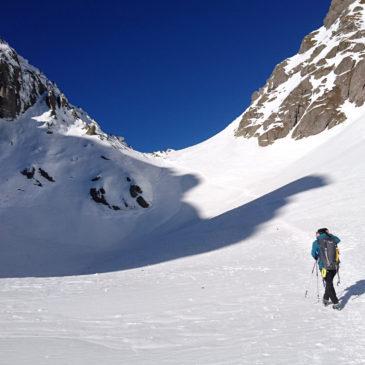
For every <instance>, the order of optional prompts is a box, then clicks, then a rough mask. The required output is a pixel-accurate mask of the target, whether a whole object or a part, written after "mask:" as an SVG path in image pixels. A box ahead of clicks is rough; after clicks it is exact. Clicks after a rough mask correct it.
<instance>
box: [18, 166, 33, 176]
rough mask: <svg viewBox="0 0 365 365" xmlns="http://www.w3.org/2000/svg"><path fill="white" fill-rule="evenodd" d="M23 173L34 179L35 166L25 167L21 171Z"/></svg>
mask: <svg viewBox="0 0 365 365" xmlns="http://www.w3.org/2000/svg"><path fill="white" fill-rule="evenodd" d="M20 173H21V174H22V175H24V176H26V177H27V179H33V177H34V173H35V168H34V167H32V168H30V169H24V170H22V171H21V172H20Z"/></svg>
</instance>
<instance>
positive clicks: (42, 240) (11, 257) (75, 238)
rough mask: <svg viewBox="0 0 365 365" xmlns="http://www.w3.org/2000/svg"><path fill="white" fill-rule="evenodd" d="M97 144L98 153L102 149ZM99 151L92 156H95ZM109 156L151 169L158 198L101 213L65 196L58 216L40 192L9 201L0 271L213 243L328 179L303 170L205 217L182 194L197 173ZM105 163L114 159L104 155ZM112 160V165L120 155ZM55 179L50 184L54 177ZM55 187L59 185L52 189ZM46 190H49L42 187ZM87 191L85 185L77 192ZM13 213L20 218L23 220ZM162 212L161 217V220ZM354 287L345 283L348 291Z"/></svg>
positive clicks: (95, 266) (157, 256) (146, 259)
mask: <svg viewBox="0 0 365 365" xmlns="http://www.w3.org/2000/svg"><path fill="white" fill-rule="evenodd" d="M67 138H68V139H70V138H71V137H67ZM77 143H79V144H80V143H84V142H83V141H82V139H79V140H78V139H75V142H74V143H73V145H75V144H77ZM19 148H23V147H22V146H20V147H19ZM100 148H101V147H100ZM100 148H99V149H97V151H96V152H97V154H100ZM109 150H110V149H109ZM97 154H96V155H95V158H98V156H97ZM118 154H119V155H118ZM114 156H115V161H116V159H119V160H120V159H124V160H125V163H126V164H127V165H128V166H131V164H133V166H134V168H135V169H136V171H145V169H149V171H150V172H151V171H152V172H151V174H152V175H151V176H155V178H154V179H155V180H154V181H152V183H153V186H154V189H155V190H156V191H155V193H156V196H157V197H158V200H157V202H156V204H154V205H153V206H152V208H150V209H148V210H146V211H143V212H140V213H141V214H139V213H138V214H137V215H133V214H132V215H128V212H116V213H113V214H115V215H112V214H111V213H110V211H108V213H107V216H105V217H104V216H103V214H102V213H101V212H100V214H95V215H90V214H89V212H88V211H85V210H84V211H80V212H78V211H76V212H75V211H74V212H72V210H75V206H72V204H71V203H69V204H70V205H69V207H70V208H69V211H70V215H69V216H68V215H65V216H62V219H60V213H59V212H58V205H57V199H55V201H53V200H52V198H51V199H48V198H47V199H46V198H44V205H43V206H42V208H39V206H37V207H35V206H32V207H18V208H16V207H15V208H14V207H11V208H8V209H6V211H4V210H3V211H2V212H1V213H2V215H1V220H2V225H0V233H1V241H0V250H1V256H0V277H2V278H10V277H31V276H33V277H52V276H68V275H85V274H93V273H101V272H110V271H117V270H126V269H131V268H137V267H141V266H146V265H151V264H156V263H160V262H165V261H168V260H173V259H177V258H181V257H186V256H191V255H196V254H200V253H204V252H209V251H213V250H217V249H219V248H223V247H225V246H228V245H232V244H235V243H238V242H241V241H243V240H245V239H247V238H249V237H250V236H251V235H252V234H253V233H254V232H255V231H257V230H258V229H259V228H260V226H261V225H263V224H265V223H267V222H269V221H270V220H271V219H273V218H274V217H275V216H276V215H277V214H278V212H279V210H280V209H281V208H283V207H284V206H286V205H287V204H289V203H290V198H291V197H293V196H294V195H296V194H300V193H303V192H305V191H308V190H312V189H317V188H321V187H323V186H325V185H326V184H327V181H326V179H325V178H324V177H321V176H307V177H303V178H301V179H298V180H296V181H293V182H291V183H289V184H287V185H285V186H282V187H280V188H279V189H276V190H274V191H272V192H270V193H268V194H265V195H263V196H261V197H259V198H257V199H255V200H253V201H250V202H248V203H246V204H244V205H242V206H240V207H238V208H235V209H232V210H230V211H227V212H225V213H223V214H221V215H219V216H216V217H214V218H211V219H204V218H202V217H200V216H199V212H198V211H197V209H196V208H195V207H193V206H192V205H190V204H188V203H185V202H183V197H184V195H185V193H186V192H187V191H188V190H191V189H192V188H194V187H195V186H197V185H198V184H199V179H198V178H197V177H196V176H195V175H191V174H187V175H183V176H179V175H176V173H175V172H174V171H172V170H170V169H168V168H161V167H156V166H153V165H150V164H147V163H146V162H143V161H137V160H135V159H134V158H133V157H130V156H124V155H123V156H122V157H121V155H120V153H119V152H115V154H114ZM118 156H119V157H118ZM60 158H62V155H61V157H60ZM128 159H129V161H128ZM132 160H133V161H132ZM21 163H23V162H21ZM110 163H113V161H112V160H111V161H108V164H110ZM115 163H116V166H117V167H118V165H117V164H118V163H120V161H119V162H115ZM80 166H81V165H80ZM76 167H77V166H76ZM76 167H75V168H76ZM156 169H157V170H156ZM80 176H81V175H80ZM161 176H163V180H161ZM82 177H83V176H81V177H80V178H82ZM83 178H84V177H83ZM56 180H57V179H56ZM53 186H54V187H55V188H56V183H55V184H54V185H52V188H53ZM228 188H229V187H227V189H228ZM54 191H55V192H57V189H55V190H54ZM42 193H43V191H42ZM44 194H46V195H45V196H46V197H47V193H46V192H45V193H44ZM83 194H84V193H83ZM87 198H88V196H87V191H86V192H85V196H84V197H83V198H82V199H87ZM58 199H59V198H58ZM212 199H214V197H212ZM80 201H81V200H80ZM58 202H59V201H58ZM165 202H169V204H170V205H171V204H172V206H174V207H178V212H177V213H176V211H175V214H171V211H166V212H165V211H164V209H167V208H166V206H165ZM174 204H175V205H174ZM90 207H92V209H96V208H95V207H94V206H91V205H90ZM97 208H98V209H99V208H100V209H104V208H103V207H97ZM42 209H43V210H42ZM80 209H81V208H80ZM105 209H106V208H105ZM71 212H72V214H71ZM108 214H109V215H108ZM117 214H120V215H119V216H118V215H117ZM19 217H26V219H23V220H21V219H19ZM130 217H132V218H130ZM164 217H165V219H166V222H164V223H163V224H162V223H161V222H163V221H164ZM168 217H170V218H168ZM128 219H134V221H133V222H134V223H133V224H134V226H133V227H134V228H133V229H132V228H129V227H128V222H129V221H128ZM118 220H119V221H118ZM121 222H122V223H123V224H124V225H121V224H120V223H121ZM151 222H152V223H151ZM153 222H154V223H153ZM131 226H132V225H131ZM34 227H36V228H34ZM120 227H123V229H121V228H120ZM126 229H130V232H129V233H128V232H127V233H126V232H123V230H126ZM65 232H67V234H65ZM123 234H124V236H123ZM131 237H132V238H131ZM362 288H363V287H362ZM352 292H353V291H351V290H349V292H348V293H352ZM351 295H352V294H351Z"/></svg>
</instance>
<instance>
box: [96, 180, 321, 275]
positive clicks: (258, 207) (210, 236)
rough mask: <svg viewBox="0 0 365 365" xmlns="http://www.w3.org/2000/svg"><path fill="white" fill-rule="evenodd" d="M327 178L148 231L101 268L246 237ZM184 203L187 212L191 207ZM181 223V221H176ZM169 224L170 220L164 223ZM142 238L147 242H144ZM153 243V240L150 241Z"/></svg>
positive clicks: (124, 265)
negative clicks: (227, 209) (211, 214)
mask: <svg viewBox="0 0 365 365" xmlns="http://www.w3.org/2000/svg"><path fill="white" fill-rule="evenodd" d="M327 184H328V182H327V181H326V179H325V178H324V177H322V176H306V177H303V178H301V179H298V180H295V181H293V182H291V183H289V184H287V185H285V186H282V187H280V188H278V189H276V190H274V191H272V192H270V193H267V194H265V195H263V196H261V197H259V198H257V199H255V200H252V201H250V202H248V203H246V204H244V205H242V206H240V207H238V208H235V209H233V210H230V211H228V212H225V213H223V214H221V215H218V216H216V217H214V218H211V219H202V218H199V217H193V218H195V219H192V220H190V221H189V220H184V222H183V224H182V225H180V224H177V225H175V226H174V228H177V229H173V230H169V231H167V232H164V233H163V234H161V231H159V232H158V233H157V232H156V233H155V234H151V235H149V236H148V238H147V239H146V238H144V240H143V241H135V242H133V243H132V244H131V245H130V247H133V249H131V250H129V251H124V252H123V253H122V255H120V254H119V255H118V256H119V257H117V258H116V255H114V259H112V260H110V261H109V260H106V261H109V263H108V266H107V267H103V268H102V271H114V270H125V269H131V268H137V267H142V266H146V265H151V264H156V263H160V262H164V261H169V260H173V259H177V258H181V257H186V256H192V255H197V254H201V253H204V252H210V251H213V250H217V249H220V248H222V247H226V246H229V245H232V244H235V243H238V242H241V241H243V240H245V239H247V238H249V237H250V236H251V235H252V234H253V233H255V232H256V231H258V230H259V229H260V226H261V225H263V224H265V223H267V222H269V221H270V220H271V219H273V218H274V217H275V216H276V215H277V214H278V213H279V210H280V209H281V208H283V207H284V206H286V205H288V204H289V203H290V200H291V198H292V197H293V196H294V195H297V194H300V193H303V192H305V191H308V190H313V189H317V188H321V187H323V186H325V185H327ZM185 205H186V207H185V208H186V209H185V211H184V210H183V213H184V212H185V213H187V212H186V211H189V210H191V209H192V207H191V206H190V205H187V204H185ZM179 223H181V222H179ZM168 226H169V227H171V226H170V224H169V225H168ZM146 240H147V241H148V242H146ZM150 243H153V244H150Z"/></svg>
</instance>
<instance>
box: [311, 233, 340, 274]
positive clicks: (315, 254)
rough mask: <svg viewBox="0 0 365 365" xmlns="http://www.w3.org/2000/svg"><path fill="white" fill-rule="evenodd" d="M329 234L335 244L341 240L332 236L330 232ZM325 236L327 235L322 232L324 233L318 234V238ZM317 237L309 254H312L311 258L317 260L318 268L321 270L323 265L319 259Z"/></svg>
mask: <svg viewBox="0 0 365 365" xmlns="http://www.w3.org/2000/svg"><path fill="white" fill-rule="evenodd" d="M329 236H330V237H331V238H332V239H333V240H334V241H335V242H336V244H339V243H340V242H341V240H340V239H339V238H338V237H336V236H334V235H333V234H330V235H329ZM326 237H327V235H326V234H324V233H323V234H321V235H319V236H318V238H319V239H321V238H326ZM318 238H317V239H316V240H315V241H314V242H313V244H312V252H311V254H312V256H313V258H314V259H315V260H318V266H319V269H320V270H322V269H323V267H324V265H323V262H322V261H321V259H320V258H319V242H318Z"/></svg>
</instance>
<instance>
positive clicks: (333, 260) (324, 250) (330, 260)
mask: <svg viewBox="0 0 365 365" xmlns="http://www.w3.org/2000/svg"><path fill="white" fill-rule="evenodd" d="M318 242H319V258H320V259H321V261H322V263H323V266H324V268H325V269H326V270H338V268H339V264H340V260H339V252H338V248H337V244H336V242H335V241H334V240H333V238H332V237H331V236H326V237H325V238H320V239H318Z"/></svg>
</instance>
